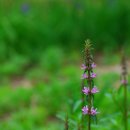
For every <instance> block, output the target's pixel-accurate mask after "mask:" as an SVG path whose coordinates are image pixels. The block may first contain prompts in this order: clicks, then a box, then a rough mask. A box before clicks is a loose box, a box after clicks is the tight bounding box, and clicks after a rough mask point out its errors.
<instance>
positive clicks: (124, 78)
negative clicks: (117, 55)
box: [121, 55, 128, 130]
mask: <svg viewBox="0 0 130 130" xmlns="http://www.w3.org/2000/svg"><path fill="white" fill-rule="evenodd" d="M121 83H122V87H123V89H124V100H123V104H122V105H123V106H124V112H123V113H124V116H123V117H124V119H123V120H124V129H125V130H128V110H127V86H128V81H127V65H126V58H125V56H124V55H123V57H122V75H121Z"/></svg>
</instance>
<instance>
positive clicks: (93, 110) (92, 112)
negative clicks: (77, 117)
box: [91, 107, 99, 116]
mask: <svg viewBox="0 0 130 130" xmlns="http://www.w3.org/2000/svg"><path fill="white" fill-rule="evenodd" d="M98 113H99V112H97V108H96V109H94V108H93V107H92V108H91V115H93V116H94V115H97V114H98Z"/></svg>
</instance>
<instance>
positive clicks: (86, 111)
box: [82, 106, 88, 115]
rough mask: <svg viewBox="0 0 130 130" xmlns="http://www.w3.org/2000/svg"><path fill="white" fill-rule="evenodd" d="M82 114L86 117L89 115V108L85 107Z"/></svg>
mask: <svg viewBox="0 0 130 130" xmlns="http://www.w3.org/2000/svg"><path fill="white" fill-rule="evenodd" d="M82 112H83V114H84V115H86V114H88V106H85V107H83V108H82Z"/></svg>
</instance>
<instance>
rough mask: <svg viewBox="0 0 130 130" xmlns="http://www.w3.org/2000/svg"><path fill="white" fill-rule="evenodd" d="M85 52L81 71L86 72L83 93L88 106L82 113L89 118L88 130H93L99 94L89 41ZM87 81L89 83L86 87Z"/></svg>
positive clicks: (83, 76)
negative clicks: (96, 101) (95, 104)
mask: <svg viewBox="0 0 130 130" xmlns="http://www.w3.org/2000/svg"><path fill="white" fill-rule="evenodd" d="M85 43H86V44H85V50H84V64H82V66H81V69H83V70H84V72H83V75H82V80H83V84H82V87H83V88H82V92H83V94H85V96H86V102H87V105H86V106H83V108H82V112H83V115H87V116H88V125H87V126H88V130H91V122H92V117H96V115H97V114H98V112H97V109H95V108H94V107H93V105H94V94H95V93H97V92H99V90H98V89H97V87H96V86H95V85H94V78H96V74H95V73H94V72H93V69H94V68H95V67H96V65H95V63H94V62H93V57H92V55H91V51H92V47H91V43H90V41H89V40H87V41H85ZM85 80H86V81H87V83H86V85H87V87H86V86H85ZM82 97H83V96H82ZM82 102H83V104H84V103H85V101H84V97H83V98H82Z"/></svg>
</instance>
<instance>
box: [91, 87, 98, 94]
mask: <svg viewBox="0 0 130 130" xmlns="http://www.w3.org/2000/svg"><path fill="white" fill-rule="evenodd" d="M98 92H99V90H98V89H97V87H93V88H92V90H91V93H93V94H94V93H98Z"/></svg>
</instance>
